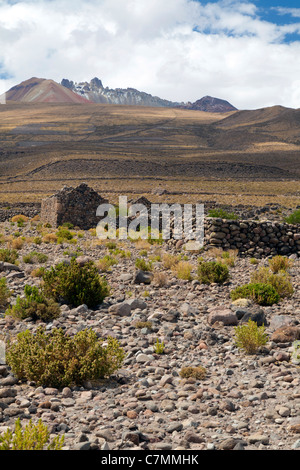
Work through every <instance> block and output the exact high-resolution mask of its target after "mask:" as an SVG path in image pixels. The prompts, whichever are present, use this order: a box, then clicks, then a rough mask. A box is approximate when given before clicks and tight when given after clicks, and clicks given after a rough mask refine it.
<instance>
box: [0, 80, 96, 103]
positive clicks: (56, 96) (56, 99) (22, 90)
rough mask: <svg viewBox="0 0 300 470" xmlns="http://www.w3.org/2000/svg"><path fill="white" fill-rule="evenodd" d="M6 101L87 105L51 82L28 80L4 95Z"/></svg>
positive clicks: (82, 98)
mask: <svg viewBox="0 0 300 470" xmlns="http://www.w3.org/2000/svg"><path fill="white" fill-rule="evenodd" d="M5 99H6V101H16V102H21V103H88V102H89V101H88V100H87V99H85V98H84V97H81V96H79V95H78V94H76V93H73V91H72V90H68V89H67V88H65V87H64V86H62V85H60V84H58V83H56V82H55V81H53V80H46V79H44V78H36V77H33V78H30V79H29V80H25V81H24V82H22V83H20V84H19V85H16V86H14V87H12V88H11V89H10V90H8V91H7V92H6V94H5Z"/></svg>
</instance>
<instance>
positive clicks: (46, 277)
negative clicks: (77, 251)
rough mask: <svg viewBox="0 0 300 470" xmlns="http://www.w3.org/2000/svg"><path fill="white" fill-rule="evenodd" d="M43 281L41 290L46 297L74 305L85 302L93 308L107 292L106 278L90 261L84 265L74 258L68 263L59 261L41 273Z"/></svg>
mask: <svg viewBox="0 0 300 470" xmlns="http://www.w3.org/2000/svg"><path fill="white" fill-rule="evenodd" d="M43 281H44V283H43V291H44V293H45V295H46V296H47V297H49V298H53V299H54V300H55V301H56V302H59V303H61V302H64V303H66V304H68V305H72V306H74V307H78V306H79V305H82V304H86V305H87V306H88V307H89V308H95V307H97V306H98V305H100V304H101V303H102V302H103V300H104V298H105V297H106V296H107V295H108V293H109V287H108V284H107V282H106V279H105V278H103V277H100V276H99V273H98V269H97V267H96V266H95V265H94V263H93V262H92V261H90V262H88V263H87V264H85V265H84V266H81V265H79V264H78V263H77V262H76V260H75V259H74V258H72V259H71V263H70V265H67V264H65V263H64V262H62V263H59V264H57V265H56V266H55V267H52V268H51V269H50V270H48V271H46V272H45V273H44V274H43Z"/></svg>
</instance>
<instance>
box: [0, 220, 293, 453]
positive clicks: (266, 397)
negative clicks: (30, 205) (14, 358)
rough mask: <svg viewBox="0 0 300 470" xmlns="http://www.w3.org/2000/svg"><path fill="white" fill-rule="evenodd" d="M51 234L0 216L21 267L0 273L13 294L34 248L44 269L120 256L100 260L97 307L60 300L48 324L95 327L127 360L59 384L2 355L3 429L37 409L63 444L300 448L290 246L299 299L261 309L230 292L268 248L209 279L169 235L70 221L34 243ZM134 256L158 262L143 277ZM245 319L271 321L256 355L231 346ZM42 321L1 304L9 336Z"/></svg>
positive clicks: (71, 329)
mask: <svg viewBox="0 0 300 470" xmlns="http://www.w3.org/2000/svg"><path fill="white" fill-rule="evenodd" d="M42 232H43V233H42ZM51 232H53V229H51V228H50V227H49V228H45V227H41V224H39V222H38V221H35V222H33V221H28V222H26V223H25V224H24V226H22V227H17V225H16V224H14V225H13V224H12V223H11V222H10V221H6V222H2V223H1V225H0V233H2V234H3V237H2V242H3V243H2V246H1V247H5V246H6V245H7V244H8V243H12V240H13V239H16V238H17V239H18V240H20V237H23V243H19V245H18V265H14V264H10V263H5V262H1V263H0V276H1V277H5V278H6V279H7V283H8V285H9V288H10V289H11V290H12V291H13V294H12V297H11V299H10V302H11V303H14V302H15V299H16V297H17V295H22V294H23V291H24V286H25V285H26V284H30V285H39V284H40V278H38V277H35V276H36V274H35V271H36V269H37V268H38V267H40V266H41V265H40V264H37V263H34V264H28V263H25V262H24V260H23V256H24V255H26V254H29V253H31V252H32V251H38V252H41V253H43V254H45V255H47V257H48V259H47V261H46V262H45V263H44V264H43V266H44V267H45V268H49V267H51V266H53V265H55V264H56V263H58V262H60V261H62V260H66V261H67V262H68V261H70V259H71V257H72V256H75V257H76V258H77V260H78V262H80V263H85V262H86V261H87V260H88V259H92V260H94V261H95V262H98V261H99V260H100V259H103V257H104V256H105V255H109V256H112V257H114V258H115V260H116V264H113V265H111V266H110V267H109V268H108V270H106V269H105V270H104V267H103V266H102V271H105V272H103V274H105V276H106V278H107V281H108V283H109V285H110V288H111V291H110V295H109V297H107V298H106V299H105V301H104V303H103V304H101V306H99V307H98V308H97V309H96V310H90V309H88V308H87V306H86V305H81V306H79V307H77V308H76V309H73V308H71V307H69V306H67V305H62V306H61V315H60V316H59V317H58V318H57V319H56V320H54V321H52V322H51V323H48V324H47V325H46V328H47V331H49V332H50V331H51V330H52V329H54V328H63V330H64V331H65V332H66V334H68V335H71V336H72V335H74V334H76V333H77V332H79V331H81V330H83V329H85V328H92V329H93V330H94V331H95V332H97V334H98V335H99V337H103V338H106V337H108V336H114V337H115V338H117V339H118V340H119V342H120V345H121V346H122V347H123V348H124V351H125V352H126V358H125V361H124V363H123V366H122V369H120V370H119V371H118V372H117V373H116V374H115V375H113V376H111V377H110V379H108V380H103V381H101V382H100V383H97V384H92V383H85V384H84V386H82V387H78V386H74V387H66V388H63V389H55V388H49V387H48V388H45V387H42V386H39V387H37V386H36V384H35V383H32V382H19V381H18V380H17V379H16V377H15V376H14V375H13V373H12V371H11V370H10V368H9V367H8V366H7V365H5V364H3V365H1V366H0V433H2V432H4V431H5V430H6V429H7V427H12V426H13V424H14V423H15V421H16V419H17V418H20V419H21V422H22V423H27V422H28V421H29V420H30V419H32V420H33V421H34V422H37V420H38V419H40V418H41V419H42V421H43V422H44V423H45V424H46V425H47V426H48V428H49V429H50V432H51V437H54V436H56V435H64V436H65V443H64V449H66V450H67V449H68V450H78V449H79V450H93V449H94V450H118V451H120V450H212V449H216V450H232V449H234V450H237V449H238V450H242V449H245V450H294V449H299V448H300V374H299V372H300V369H299V365H298V364H296V363H294V362H293V361H292V360H291V351H292V348H291V347H292V342H293V340H294V339H299V338H300V324H299V320H300V309H299V300H300V297H299V287H300V271H299V258H298V257H297V254H294V255H292V256H291V258H292V260H293V266H292V267H291V268H290V270H289V274H290V275H291V279H292V284H293V288H294V294H293V295H292V297H290V298H286V299H284V300H282V301H281V302H280V303H279V304H276V305H273V306H272V307H258V306H257V305H255V304H253V303H251V302H244V303H242V304H241V303H235V304H234V303H233V302H232V301H231V299H230V291H231V290H232V289H233V288H235V287H236V286H238V285H242V284H244V283H247V282H249V279H250V275H251V273H252V272H253V271H255V270H256V269H258V268H259V267H260V266H266V265H267V258H262V259H259V260H257V263H258V264H252V262H251V260H250V258H236V259H235V262H234V266H231V267H230V279H229V281H228V282H226V283H224V284H223V285H218V284H210V285H203V284H201V283H200V282H199V281H198V280H197V277H196V267H197V263H198V258H199V254H197V253H192V252H185V251H184V250H182V249H179V247H178V245H177V248H176V244H175V243H173V242H172V241H169V242H165V243H164V244H162V245H160V244H153V245H150V244H148V243H146V242H131V241H116V245H115V246H113V245H112V244H107V243H105V242H103V241H102V242H101V241H100V240H98V239H97V238H96V237H95V234H94V233H92V231H86V232H84V231H76V230H73V232H74V238H73V241H72V242H64V243H61V244H57V243H45V242H42V243H39V244H38V245H36V244H35V243H34V242H33V240H34V239H35V237H37V236H38V237H41V238H42V236H43V235H44V234H45V233H51ZM74 239H75V240H76V242H74ZM5 240H6V241H5ZM8 240H10V242H9V241H8ZM1 247H0V248H1ZM116 249H118V250H119V251H115V250H116ZM121 253H123V254H125V255H124V257H122V256H121ZM165 254H169V255H171V254H176V255H181V256H182V259H184V260H185V261H187V262H188V263H190V265H191V266H192V271H191V273H192V278H191V279H190V280H182V279H179V278H178V276H177V275H175V273H174V272H173V271H172V270H171V269H168V268H167V267H166V265H165V264H164V263H163V259H164V255H165ZM202 256H203V257H204V258H205V259H206V260H213V259H215V258H216V252H215V251H214V250H208V251H206V252H204V253H203V254H202ZM137 258H144V259H145V260H146V261H152V263H153V271H152V275H153V276H154V277H153V278H152V275H151V276H150V280H151V283H150V284H148V279H147V277H144V278H143V279H142V280H144V281H145V283H137V282H138V281H137V279H136V274H137V269H136V267H135V261H136V259H137ZM100 271H101V269H100ZM139 282H140V281H139ZM249 317H250V318H255V320H256V321H257V323H258V324H264V325H265V327H266V333H267V335H268V342H267V344H266V345H265V346H264V347H262V348H261V349H260V350H259V351H258V352H257V353H256V354H254V355H247V354H246V353H244V352H243V351H241V350H240V349H239V348H238V347H237V346H236V344H235V327H236V326H237V325H239V324H242V323H243V322H244V321H246V319H248V318H249ZM137 321H142V322H145V321H147V322H151V328H150V327H149V325H148V326H144V327H143V328H138V327H137V326H136V322H137ZM38 326H39V323H36V322H34V321H32V319H30V318H28V319H26V320H24V321H19V320H16V319H14V318H12V317H11V316H8V315H5V311H4V309H3V310H2V313H1V315H0V333H1V337H2V338H7V337H8V336H10V337H12V336H14V335H16V334H17V333H19V332H21V331H24V330H25V329H29V330H30V331H35V330H36V328H37V327H38ZM157 339H158V340H159V341H160V342H164V350H163V353H162V354H158V353H156V352H154V345H155V343H156V341H157ZM186 366H202V367H204V368H205V370H206V375H205V377H204V378H202V379H201V380H200V379H199V380H198V379H195V378H188V379H186V378H182V377H181V375H180V371H181V369H182V368H183V367H186Z"/></svg>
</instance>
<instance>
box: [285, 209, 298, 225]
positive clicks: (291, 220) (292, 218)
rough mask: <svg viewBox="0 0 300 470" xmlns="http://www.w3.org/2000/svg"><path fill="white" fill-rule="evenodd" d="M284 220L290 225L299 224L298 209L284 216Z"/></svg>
mask: <svg viewBox="0 0 300 470" xmlns="http://www.w3.org/2000/svg"><path fill="white" fill-rule="evenodd" d="M284 221H285V222H286V223H287V224H291V225H296V224H300V209H296V210H295V211H294V212H293V213H292V214H291V215H289V216H288V217H286V218H285V219H284Z"/></svg>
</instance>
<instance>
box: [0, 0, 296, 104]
mask: <svg viewBox="0 0 300 470" xmlns="http://www.w3.org/2000/svg"><path fill="white" fill-rule="evenodd" d="M31 77H39V78H49V79H53V80H55V81H57V82H61V80H62V79H63V78H67V79H69V80H73V81H74V82H81V81H90V80H91V79H92V78H94V77H98V78H100V79H101V80H102V83H103V85H104V86H105V87H106V86H107V87H109V88H127V87H130V88H136V89H138V90H140V91H144V92H147V93H151V94H152V95H154V96H159V97H160V98H164V99H168V100H172V101H179V102H185V103H186V102H194V101H196V100H198V99H200V98H202V97H203V96H206V95H209V96H214V97H217V98H221V99H225V100H227V101H229V102H230V103H231V104H233V105H234V106H235V107H237V108H238V109H258V108H263V107H268V106H273V105H282V106H286V107H291V108H300V2H299V0H249V1H248V0H240V1H238V0H210V1H200V0H163V1H162V0H23V1H18V0H0V94H1V93H3V92H4V91H7V90H8V89H9V88H11V87H12V86H14V85H16V84H18V83H20V82H21V81H23V80H27V79H29V78H31Z"/></svg>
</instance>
